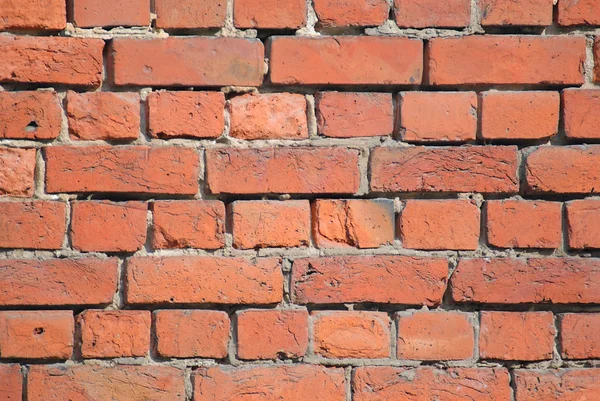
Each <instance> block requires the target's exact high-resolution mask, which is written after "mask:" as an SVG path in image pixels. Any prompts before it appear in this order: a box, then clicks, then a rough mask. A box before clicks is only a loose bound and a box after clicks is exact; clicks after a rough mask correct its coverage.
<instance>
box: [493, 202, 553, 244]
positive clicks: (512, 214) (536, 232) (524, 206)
mask: <svg viewBox="0 0 600 401" xmlns="http://www.w3.org/2000/svg"><path fill="white" fill-rule="evenodd" d="M561 210H562V205H561V204H560V203H557V202H544V201H526V200H503V201H488V202H487V203H486V215H487V238H488V243H489V244H490V245H492V246H496V247H500V248H558V247H560V245H561V243H562V223H561V219H562V211H561Z"/></svg>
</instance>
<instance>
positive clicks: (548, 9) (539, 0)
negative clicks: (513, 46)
mask: <svg viewBox="0 0 600 401" xmlns="http://www.w3.org/2000/svg"><path fill="white" fill-rule="evenodd" d="M565 1H566V2H569V1H571V0H561V1H560V2H561V3H564V2H565ZM478 3H479V10H480V12H481V25H483V26H486V27H487V26H497V27H507V26H546V25H551V24H552V5H553V2H552V1H551V0H520V1H512V0H480V1H479V2H478Z"/></svg>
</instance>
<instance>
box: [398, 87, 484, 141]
mask: <svg viewBox="0 0 600 401" xmlns="http://www.w3.org/2000/svg"><path fill="white" fill-rule="evenodd" d="M399 103H400V134H401V137H402V139H403V140H404V141H407V142H466V141H472V140H475V137H476V135H477V94H475V92H404V93H402V94H401V95H400V97H399Z"/></svg>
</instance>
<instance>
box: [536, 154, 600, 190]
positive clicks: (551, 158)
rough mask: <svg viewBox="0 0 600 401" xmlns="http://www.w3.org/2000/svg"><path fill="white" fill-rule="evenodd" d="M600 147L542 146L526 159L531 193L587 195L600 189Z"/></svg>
mask: <svg viewBox="0 0 600 401" xmlns="http://www.w3.org/2000/svg"><path fill="white" fill-rule="evenodd" d="M598 163H600V146H543V147H540V148H538V149H536V150H534V151H533V152H531V153H530V154H529V155H528V156H527V161H526V164H525V179H526V182H527V186H528V188H527V189H528V191H529V192H534V193H544V192H549V193H559V194H588V193H591V192H594V189H595V188H598V187H600V169H598Z"/></svg>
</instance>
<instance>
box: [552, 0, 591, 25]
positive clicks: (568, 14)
mask: <svg viewBox="0 0 600 401" xmlns="http://www.w3.org/2000/svg"><path fill="white" fill-rule="evenodd" d="M558 25H562V26H573V25H588V26H589V25H600V3H598V2H597V1H596V0H560V1H559V2H558Z"/></svg>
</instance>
